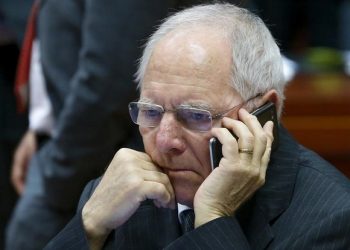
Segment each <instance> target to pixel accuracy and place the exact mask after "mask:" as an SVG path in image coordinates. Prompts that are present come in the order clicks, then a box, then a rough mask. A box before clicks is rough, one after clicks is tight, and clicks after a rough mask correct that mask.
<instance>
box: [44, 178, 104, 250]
mask: <svg viewBox="0 0 350 250" xmlns="http://www.w3.org/2000/svg"><path fill="white" fill-rule="evenodd" d="M99 181H100V179H96V180H93V181H90V182H89V183H88V184H87V185H86V187H85V188H84V191H83V193H82V195H81V197H80V200H79V206H78V209H77V213H76V215H75V216H74V217H73V219H72V220H71V221H70V222H69V223H68V224H67V225H66V226H65V227H64V229H63V230H62V231H61V232H60V233H59V234H57V235H56V236H55V237H54V238H53V239H52V240H51V241H50V242H49V243H48V245H47V246H46V247H45V248H44V249H50V250H53V249H72V250H73V249H81V250H84V249H86V250H89V245H88V241H87V238H86V234H85V230H84V226H83V221H82V217H81V211H82V209H83V207H84V205H85V203H86V202H87V200H88V199H89V198H90V196H91V195H92V193H93V191H94V190H95V188H96V186H97V185H98V183H99Z"/></svg>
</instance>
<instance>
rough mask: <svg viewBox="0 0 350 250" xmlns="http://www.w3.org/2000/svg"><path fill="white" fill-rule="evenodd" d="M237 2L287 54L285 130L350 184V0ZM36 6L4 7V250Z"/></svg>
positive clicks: (0, 2)
mask: <svg viewBox="0 0 350 250" xmlns="http://www.w3.org/2000/svg"><path fill="white" fill-rule="evenodd" d="M178 2H179V6H182V7H184V6H188V5H193V4H197V3H203V2H210V1H199V0H198V1H188V0H187V1H186V0H184V1H178ZM230 2H233V3H236V4H238V5H240V6H243V7H246V8H248V9H250V10H251V11H253V12H254V13H256V14H257V15H259V16H260V17H261V18H262V19H263V20H264V21H265V23H266V24H267V25H268V27H269V28H270V30H271V32H272V34H273V36H274V37H275V38H276V40H277V42H278V44H279V46H280V48H281V52H282V54H283V56H284V71H285V77H286V79H287V81H288V82H289V83H288V86H287V91H286V103H285V109H284V113H283V119H282V121H283V123H284V125H285V126H286V127H287V128H288V129H289V130H290V132H291V133H292V134H293V135H294V136H295V137H296V138H297V140H298V141H299V142H300V143H301V144H303V145H305V146H306V147H309V148H311V149H312V150H314V151H316V152H317V153H319V154H320V155H321V156H323V157H324V158H325V159H327V160H328V161H330V162H331V163H332V164H334V165H335V166H336V167H337V168H339V170H341V171H342V172H343V173H345V174H346V175H347V176H349V177H350V32H349V27H350V0H318V1H312V0H279V1H272V0H248V1H230ZM32 3H33V0H0V249H2V246H3V235H4V228H5V225H6V223H7V220H8V218H9V216H10V214H11V211H12V209H13V207H14V204H15V202H16V200H17V198H18V197H17V195H16V193H15V191H14V189H13V187H12V185H11V184H10V168H11V164H12V157H13V153H14V150H15V147H16V145H17V144H18V142H19V140H20V138H21V136H22V135H23V133H24V132H25V131H26V129H27V124H28V122H27V114H26V113H22V114H18V113H17V112H16V101H15V96H14V90H13V89H14V78H15V73H16V67H17V60H18V56H19V51H20V48H21V45H22V41H23V36H24V32H25V27H26V22H27V17H28V13H29V11H30V8H31V5H32Z"/></svg>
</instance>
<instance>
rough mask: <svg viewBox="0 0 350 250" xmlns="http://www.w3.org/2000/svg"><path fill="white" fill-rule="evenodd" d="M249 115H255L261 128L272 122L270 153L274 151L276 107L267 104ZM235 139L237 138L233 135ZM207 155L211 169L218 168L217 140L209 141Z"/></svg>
mask: <svg viewBox="0 0 350 250" xmlns="http://www.w3.org/2000/svg"><path fill="white" fill-rule="evenodd" d="M251 114H253V115H255V116H256V117H257V118H258V121H259V122H260V124H261V126H264V125H265V123H266V122H268V121H273V125H274V126H273V137H274V139H273V142H272V146H271V148H272V151H274V150H275V149H276V148H277V146H278V120H277V112H276V106H275V104H274V103H272V102H267V103H266V104H264V105H263V106H261V107H260V108H258V109H256V110H254V111H253V112H252V113H251ZM233 136H234V137H235V138H236V139H238V137H237V136H236V135H233ZM209 153H210V165H211V168H212V169H214V168H215V167H217V166H219V162H220V160H221V158H222V145H221V143H220V142H219V140H218V139H217V138H215V137H213V138H211V139H210V140H209Z"/></svg>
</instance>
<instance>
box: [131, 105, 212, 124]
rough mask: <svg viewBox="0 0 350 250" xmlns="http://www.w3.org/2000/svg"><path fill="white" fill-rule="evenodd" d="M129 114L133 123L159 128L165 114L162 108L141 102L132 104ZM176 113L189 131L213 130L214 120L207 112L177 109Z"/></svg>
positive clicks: (193, 109)
mask: <svg viewBox="0 0 350 250" xmlns="http://www.w3.org/2000/svg"><path fill="white" fill-rule="evenodd" d="M129 112H130V116H131V119H132V121H133V122H134V123H136V124H138V125H140V126H144V127H156V126H158V125H159V123H160V121H161V119H162V117H163V114H164V110H163V108H162V107H161V106H158V105H155V104H147V103H139V102H132V103H130V104H129ZM174 112H175V113H176V118H177V119H178V121H179V122H181V123H182V124H183V125H184V126H185V127H187V128H188V129H191V130H197V131H208V130H210V129H211V126H212V118H211V114H210V112H209V111H207V110H201V109H195V108H177V109H176V110H175V111H174Z"/></svg>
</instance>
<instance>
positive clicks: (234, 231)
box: [166, 217, 250, 250]
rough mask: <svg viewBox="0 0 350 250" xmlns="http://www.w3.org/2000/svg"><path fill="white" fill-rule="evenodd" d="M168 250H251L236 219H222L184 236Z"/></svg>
mask: <svg viewBox="0 0 350 250" xmlns="http://www.w3.org/2000/svg"><path fill="white" fill-rule="evenodd" d="M166 249H167V250H173V249H174V250H175V249H237V250H245V249H250V246H249V243H248V241H247V239H246V236H245V235H244V233H243V231H242V229H241V227H240V225H239V223H238V221H237V220H236V218H235V217H221V218H218V219H215V220H213V221H210V222H208V223H206V224H204V225H202V226H200V227H198V228H196V229H195V230H193V231H191V232H189V233H187V234H184V235H183V236H181V237H180V238H178V239H177V240H175V241H174V242H173V243H171V244H170V245H169V246H168V247H167V248H166Z"/></svg>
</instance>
